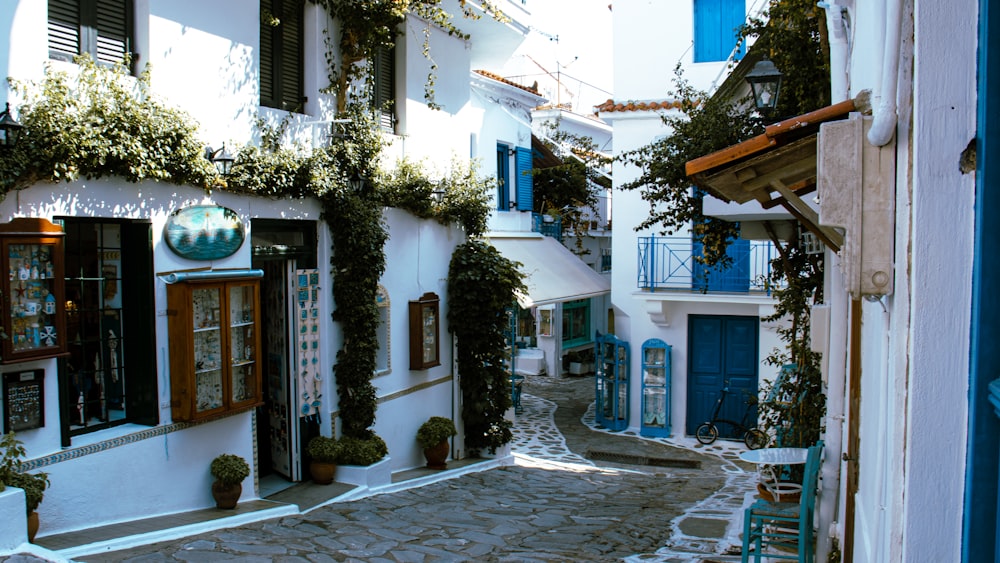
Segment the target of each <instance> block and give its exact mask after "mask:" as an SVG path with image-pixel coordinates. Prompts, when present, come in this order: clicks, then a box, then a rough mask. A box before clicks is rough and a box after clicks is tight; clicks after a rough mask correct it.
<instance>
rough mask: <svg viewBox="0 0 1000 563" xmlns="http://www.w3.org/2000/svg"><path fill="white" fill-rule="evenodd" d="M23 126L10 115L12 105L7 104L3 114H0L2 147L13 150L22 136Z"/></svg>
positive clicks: (0, 143) (0, 144)
mask: <svg viewBox="0 0 1000 563" xmlns="http://www.w3.org/2000/svg"><path fill="white" fill-rule="evenodd" d="M22 129H24V125H21V124H20V123H18V122H17V120H15V119H14V117H13V116H12V115H11V114H10V104H9V103H8V104H5V107H4V110H3V113H0V147H4V148H13V146H14V145H16V144H17V138H18V137H20V136H21V130H22Z"/></svg>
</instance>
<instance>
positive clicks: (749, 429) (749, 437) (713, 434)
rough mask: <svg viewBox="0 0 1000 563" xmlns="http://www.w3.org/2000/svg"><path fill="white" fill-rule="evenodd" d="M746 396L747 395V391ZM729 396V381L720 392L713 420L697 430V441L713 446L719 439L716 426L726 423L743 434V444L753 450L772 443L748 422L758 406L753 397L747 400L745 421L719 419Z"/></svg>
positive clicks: (702, 424) (704, 423)
mask: <svg viewBox="0 0 1000 563" xmlns="http://www.w3.org/2000/svg"><path fill="white" fill-rule="evenodd" d="M744 394H746V392H745V391H744ZM727 395H729V382H728V381H726V382H724V384H723V387H722V390H721V391H719V400H718V401H716V402H715V409H714V410H713V411H712V419H711V420H709V421H707V422H703V423H701V424H700V425H699V426H698V428H696V429H695V431H694V437H695V439H697V440H698V441H699V442H701V443H702V444H711V443H712V442H714V441H715V440H716V439H717V438H718V437H719V427H718V426H716V424H719V423H725V424H729V425H730V426H732V427H733V428H735V429H736V431H737V432H743V443H744V444H746V445H747V447H748V448H750V449H751V450H756V449H760V448H763V447H764V446H766V445H767V444H768V442H769V441H770V439H769V438H768V436H767V434H766V433H765V432H764V431H763V430H761V429H759V428H757V427H756V426H751V425H750V421H748V420H747V419H749V418H750V413H751V412H753V411H754V409H755V407H756V406H757V398H756V397H753V396H750V397H748V398H747V401H746V403H747V409H746V411H744V412H743V420H741V421H739V422H737V421H735V420H729V419H725V418H719V411H720V410H722V403H723V402H725V400H726V396H727Z"/></svg>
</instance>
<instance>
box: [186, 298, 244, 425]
mask: <svg viewBox="0 0 1000 563" xmlns="http://www.w3.org/2000/svg"><path fill="white" fill-rule="evenodd" d="M167 307H168V309H169V311H168V318H169V320H168V328H169V334H170V377H171V386H170V389H171V408H172V415H173V419H174V420H175V421H196V420H200V419H203V418H208V417H211V416H215V415H219V414H224V413H226V412H230V411H237V410H244V409H246V408H250V407H255V406H259V405H261V404H262V403H263V401H262V397H261V385H260V377H261V374H260V362H259V358H258V356H259V354H258V351H259V350H260V349H261V348H260V329H259V322H260V319H259V310H260V282H259V280H256V279H230V280H217V279H211V280H192V281H179V282H176V283H171V284H169V285H167Z"/></svg>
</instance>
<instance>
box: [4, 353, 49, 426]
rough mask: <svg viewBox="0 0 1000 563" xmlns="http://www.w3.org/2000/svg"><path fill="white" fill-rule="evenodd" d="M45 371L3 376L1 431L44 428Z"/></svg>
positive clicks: (28, 371)
mask: <svg viewBox="0 0 1000 563" xmlns="http://www.w3.org/2000/svg"><path fill="white" fill-rule="evenodd" d="M44 376H45V370H43V369H35V370H27V371H16V372H9V373H5V374H3V413H4V416H3V431H4V433H7V432H20V431H21V430H30V429H32V428H41V427H42V426H45V385H44V381H43V379H44Z"/></svg>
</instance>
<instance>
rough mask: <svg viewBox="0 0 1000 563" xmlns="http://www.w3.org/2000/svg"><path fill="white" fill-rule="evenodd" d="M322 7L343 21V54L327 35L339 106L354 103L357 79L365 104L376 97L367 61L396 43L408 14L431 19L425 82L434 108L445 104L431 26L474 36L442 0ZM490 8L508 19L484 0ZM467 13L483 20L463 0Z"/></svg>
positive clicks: (331, 1) (371, 0)
mask: <svg viewBox="0 0 1000 563" xmlns="http://www.w3.org/2000/svg"><path fill="white" fill-rule="evenodd" d="M311 1H312V2H313V3H315V4H319V5H320V6H322V7H323V8H324V9H325V10H326V12H327V13H328V14H330V16H332V17H334V18H335V19H337V21H338V22H339V23H340V41H339V43H338V44H337V45H336V47H337V48H338V49H337V50H338V51H339V54H340V58H339V60H338V58H337V57H336V56H335V54H334V49H333V47H334V46H333V45H331V42H330V41H329V39H328V40H327V54H326V61H327V66H328V70H329V79H330V86H329V88H328V90H329V91H330V92H332V93H334V94H336V95H337V104H338V106H337V107H338V109H339V110H343V109H344V107H345V105H346V104H347V103H348V100H347V96H346V94H347V92H348V91H349V87H350V86H351V85H352V84H354V83H358V82H360V83H362V84H364V87H363V88H362V89H361V91H360V92H359V93H358V98H356V99H354V100H353V101H354V102H357V103H365V102H367V100H369V99H370V97H371V87H372V82H371V74H370V73H369V72H368V69H367V65H365V64H364V61H365V60H372V55H374V54H375V53H377V52H378V50H379V49H381V48H392V46H393V44H394V42H395V39H396V36H397V35H401V34H402V33H403V23H404V22H405V21H406V17H407V16H408V15H410V14H413V15H415V16H417V17H419V18H421V19H423V20H424V21H425V22H427V25H426V27H425V28H424V42H423V46H422V52H423V55H424V57H425V58H426V59H427V60H428V61H430V63H431V71H430V73H429V74H428V76H427V82H426V83H425V84H424V99H425V100H426V102H427V105H428V107H431V108H433V109H440V108H439V106H438V105H437V104H435V103H434V82H435V76H436V71H437V65H436V64H435V63H434V61H433V59H432V57H431V50H430V29H431V26H435V27H437V28H439V29H441V30H443V31H444V32H445V33H447V34H448V35H451V36H457V37H461V38H462V39H468V37H469V36H468V35H467V34H465V33H463V32H462V31H461V30H460V29H458V28H457V27H455V24H454V23H452V19H453V17H452V15H451V14H449V13H448V12H447V11H446V10H445V9H444V8H442V7H441V6H440V4H441V0H366V1H364V2H359V1H357V0H311ZM479 4H480V5H482V7H483V11H484V12H485V13H488V14H491V15H492V16H493V18H494V19H495V20H497V21H499V22H503V21H506V18H505V16H504V15H503V13H502V12H501V11H500V10H499V9H498V8H497V7H496V5H495V4H494V2H492V1H490V0H480V1H479ZM459 7H460V9H461V11H462V15H463V16H465V17H467V18H471V19H478V18H479V17H480V16H479V14H477V13H476V12H475V11H474V10H473V8H472V5H471V4H469V3H468V2H467V0H459Z"/></svg>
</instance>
